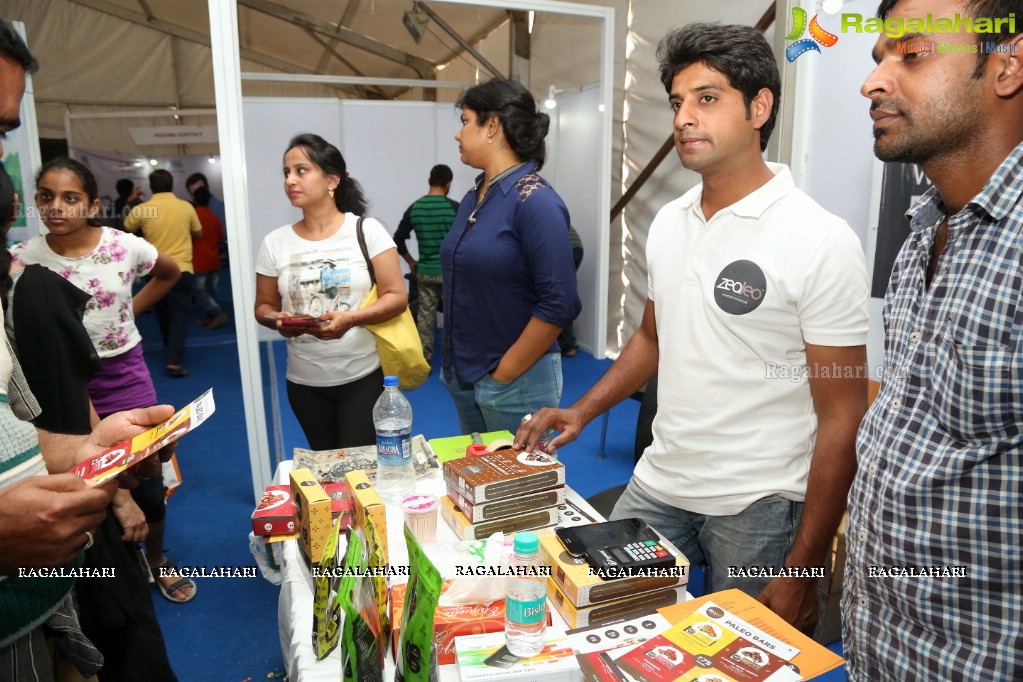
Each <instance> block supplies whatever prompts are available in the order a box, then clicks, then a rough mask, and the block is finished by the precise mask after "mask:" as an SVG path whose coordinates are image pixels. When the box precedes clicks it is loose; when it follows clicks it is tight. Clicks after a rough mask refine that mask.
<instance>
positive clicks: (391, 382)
mask: <svg viewBox="0 0 1023 682" xmlns="http://www.w3.org/2000/svg"><path fill="white" fill-rule="evenodd" d="M397 385H398V377H392V376H386V377H384V388H391V387H397Z"/></svg>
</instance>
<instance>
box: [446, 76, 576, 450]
mask: <svg viewBox="0 0 1023 682" xmlns="http://www.w3.org/2000/svg"><path fill="white" fill-rule="evenodd" d="M457 106H458V107H459V108H460V109H461V110H462V115H461V120H462V127H461V129H460V130H459V131H458V133H457V134H456V135H455V139H456V140H457V141H458V150H459V153H460V155H461V160H462V163H464V164H466V165H468V166H471V167H473V168H477V169H479V170H480V171H482V173H480V175H479V176H478V177H477V179H476V184H475V186H474V187H473V188H472V189H471V190H469V192H468V194H466V195H465V198H464V199H462V203H461V205H460V206H459V208H458V214H457V215H456V217H455V223H454V225H453V226H452V228H451V231H450V232H448V236H447V237H446V238H445V239H444V242H443V244H442V245H441V251H440V257H441V269H442V272H443V292H444V336H443V344H442V348H443V371H442V372H441V383H443V384H444V386H445V387H446V388H447V389H448V391H449V392H450V393H451V396H452V398H453V399H454V402H455V408H456V409H457V411H458V421H459V424H460V427H461V429H462V432H463V433H473V432H484V431H500V430H502V429H507V430H509V431H514V430H515V429H516V427H517V426H518V424H519V421H520V420H521V419H522V417H523V416H524V415H525V414H526V413H531V412H532V413H535V412H537V411H539V410H540V408H542V407H556V406H557V405H558V404H559V402H560V400H561V386H562V377H561V354H560V352H559V350H558V345H557V338H558V334H559V333H560V332H561V329H562V328H563V327H565V326H566V325H567V324H570V323H571V322H572V320H573V319H575V317H576V315H578V314H579V311H580V310H581V308H582V304H581V303H580V301H579V293H578V291H577V290H576V281H575V272H574V270H573V268H572V247H571V244H570V242H569V238H568V226H569V217H568V208H566V206H565V202H564V201H562V200H561V197H559V196H558V193H557V192H555V191H554V188H552V187H551V186H550V183H548V182H547V181H546V180H545V179H543V178H542V177H540V175H539V174H538V172H539V170H540V169H541V168H542V167H543V163H544V160H545V159H546V158H547V148H546V144H545V141H544V138H545V137H546V136H547V129H548V127H549V126H550V118H549V117H548V116H547V114H545V113H543V112H539V111H537V109H536V101H535V100H534V99H533V96H532V94H530V92H529V90H527V89H526V88H525V86H523V85H522V84H521V83H519V82H517V81H512V80H496V79H495V80H491V81H488V82H487V83H483V84H481V85H477V86H475V87H472V88H469V89H468V90H466V91H465V92H464V93H462V95H461V96H460V97H459V99H458V102H457Z"/></svg>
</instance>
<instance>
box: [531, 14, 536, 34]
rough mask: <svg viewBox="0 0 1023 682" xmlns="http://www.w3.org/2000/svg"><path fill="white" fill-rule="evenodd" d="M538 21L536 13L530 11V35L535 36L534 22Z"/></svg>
mask: <svg viewBox="0 0 1023 682" xmlns="http://www.w3.org/2000/svg"><path fill="white" fill-rule="evenodd" d="M535 19H536V12H534V11H533V10H529V35H533V21H534V20H535Z"/></svg>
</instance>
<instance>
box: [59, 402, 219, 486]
mask: <svg viewBox="0 0 1023 682" xmlns="http://www.w3.org/2000/svg"><path fill="white" fill-rule="evenodd" d="M214 411H216V405H215V404H214V402H213V389H212V388H211V389H209V390H207V391H206V392H205V393H203V394H202V395H201V396H199V397H198V398H196V399H195V400H193V401H192V402H190V403H189V404H188V405H185V406H184V407H182V408H181V409H180V410H178V411H177V412H175V413H174V415H173V416H171V418H170V419H168V420H167V421H165V422H163V423H162V424H157V425H156V426H154V427H153V428H151V429H149V430H148V431H145V432H144V433H140V434H139V435H137V436H135V437H134V438H132V439H131V440H128V441H124V442H123V443H118V444H117V445H115V446H113V447H112V448H109V449H107V450H105V451H103V452H101V453H100V454H98V455H96V456H95V457H93V458H92V459H90V460H87V461H85V462H82V463H81V464H79V465H78V466H76V467H75V468H74V469H72V470H71V472H72V473H74V474H78V476H79V477H81V478H82V479H84V480H85V482H86V483H87V484H89V485H99V484H101V483H105V482H106V481H109V480H110V479H112V478H114V477H116V476H119V475H120V474H121V473H123V472H124V471H125V470H127V469H128V468H129V467H131V466H134V465H136V464H138V463H139V462H141V461H142V460H144V459H145V458H147V457H149V456H150V455H153V454H155V453H156V452H158V451H159V450H161V449H163V447H164V446H166V445H169V444H171V443H173V442H174V441H176V440H178V439H179V438H181V437H182V436H183V435H185V434H186V433H188V432H189V431H191V430H192V429H194V428H196V427H197V426H199V425H200V424H202V423H203V422H204V421H206V420H207V419H208V418H209V417H210V415H212V414H213V413H214Z"/></svg>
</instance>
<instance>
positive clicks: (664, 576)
mask: <svg viewBox="0 0 1023 682" xmlns="http://www.w3.org/2000/svg"><path fill="white" fill-rule="evenodd" d="M661 541H662V543H664V544H665V545H667V546H669V547H671V545H670V543H668V542H667V540H664V539H663V538H662V540H661ZM672 550H673V551H672V554H674V555H675V566H674V568H672V569H664V570H663V571H660V572H657V573H656V574H653V575H646V576H632V577H628V578H614V579H612V580H604V579H603V578H601V577H600V576H598V575H596V572H595V571H594V570H593V568H592V567H591V566H590V565H589V564H588V563H586V559H583V558H581V557H573V556H572V555H571V554H569V553H568V552H567V551H565V546H564V545H562V544H561V540H560V539H558V536H557V535H554V534H550V535H541V536H540V561H541V562H542V563H543V564H546V565H548V566H550V567H551V577H550V578H549V579H548V580H553V581H554V582H556V583H557V585H558V587H559V588H560V589H561V590H562V591H563V592H564V593H565V596H566V597H568V599H569V602H570V603H571V604H572V605H573V606H575V607H577V608H579V607H584V606H593V605H595V604H603V603H605V602H611V601H616V600H619V599H625V598H626V597H632V596H636V595H638V594H640V593H643V592H654V591H656V590H666V589H669V588H674V587H685V586H686V585H688V584H689V560H688V559H686V557H685V555H684V554H682V553H681V552H679V551H678V550H675V549H673V548H672Z"/></svg>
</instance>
